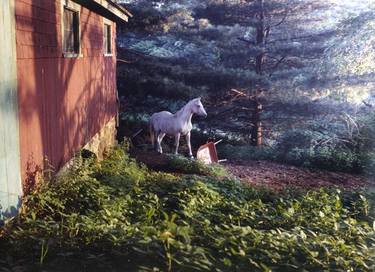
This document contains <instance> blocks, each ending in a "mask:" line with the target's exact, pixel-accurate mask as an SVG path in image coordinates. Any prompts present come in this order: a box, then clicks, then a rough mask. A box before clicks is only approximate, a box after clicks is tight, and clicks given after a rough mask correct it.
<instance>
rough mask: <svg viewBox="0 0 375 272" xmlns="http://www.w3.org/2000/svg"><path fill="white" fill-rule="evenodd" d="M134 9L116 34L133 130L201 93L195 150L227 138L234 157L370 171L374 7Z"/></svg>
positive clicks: (149, 5) (219, 4) (225, 152)
mask: <svg viewBox="0 0 375 272" xmlns="http://www.w3.org/2000/svg"><path fill="white" fill-rule="evenodd" d="M124 3H126V4H127V5H128V6H129V7H130V8H131V10H132V11H133V12H134V18H133V19H132V20H131V24H130V26H126V27H124V28H123V29H122V30H121V34H120V36H119V38H118V51H119V56H120V57H119V58H120V59H122V60H123V61H126V62H121V61H120V62H119V65H118V69H119V76H118V88H119V92H120V96H121V97H122V100H123V102H124V103H123V112H122V116H121V119H122V122H123V127H124V128H126V129H125V130H127V132H123V133H125V135H131V133H132V132H133V133H134V132H136V131H137V130H138V129H139V128H142V127H144V125H145V124H146V122H147V121H148V118H149V116H150V115H151V114H152V113H153V112H156V111H160V110H169V111H171V112H175V111H177V110H178V109H179V108H180V107H182V106H183V105H184V103H186V102H187V101H188V100H189V99H191V98H194V97H198V96H201V97H203V101H204V105H205V107H206V109H207V112H208V118H207V119H206V120H199V119H197V122H196V124H195V127H194V130H193V135H195V136H193V137H192V140H193V141H195V146H196V147H197V146H199V144H202V143H204V142H205V141H206V140H207V139H209V138H215V139H224V140H225V144H222V145H220V146H219V147H218V148H219V152H220V154H221V155H222V156H223V157H225V158H228V159H245V160H248V159H266V160H274V161H281V162H287V163H290V164H293V165H297V166H306V167H313V168H324V169H329V170H337V171H345V172H354V173H367V174H371V173H372V169H373V168H374V149H373V148H374V145H373V137H372V135H373V132H374V130H375V127H374V122H375V118H374V109H373V103H374V68H375V67H374V43H375V41H374V22H375V16H374V13H373V12H372V10H371V3H367V2H364V1H309V0H305V1H294V0H291V1H268V0H264V1H214V0H213V1H179V2H178V3H175V2H171V1H124ZM129 128H131V129H129ZM145 131H146V130H145ZM143 136H144V137H147V136H146V135H143ZM140 137H142V135H141V136H140ZM254 146H258V147H254Z"/></svg>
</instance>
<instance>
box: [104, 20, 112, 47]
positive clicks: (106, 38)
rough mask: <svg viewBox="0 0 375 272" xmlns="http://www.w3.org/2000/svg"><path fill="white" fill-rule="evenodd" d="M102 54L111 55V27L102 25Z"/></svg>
mask: <svg viewBox="0 0 375 272" xmlns="http://www.w3.org/2000/svg"><path fill="white" fill-rule="evenodd" d="M104 52H105V53H106V54H111V53H112V35H111V26H110V25H107V24H106V25H104Z"/></svg>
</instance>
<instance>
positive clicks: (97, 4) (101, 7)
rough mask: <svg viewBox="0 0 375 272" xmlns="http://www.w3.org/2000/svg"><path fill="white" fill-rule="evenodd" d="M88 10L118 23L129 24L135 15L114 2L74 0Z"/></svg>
mask: <svg viewBox="0 0 375 272" xmlns="http://www.w3.org/2000/svg"><path fill="white" fill-rule="evenodd" d="M74 1H75V2H77V3H79V4H81V5H83V6H86V7H87V8H88V9H90V10H93V11H95V12H96V13H98V14H100V15H102V16H104V17H106V18H108V19H111V20H113V21H117V22H119V21H120V22H121V21H122V22H127V21H128V19H129V17H133V15H132V14H131V13H130V12H129V11H128V10H126V9H125V8H124V7H123V6H121V5H119V4H117V3H116V2H114V1H113V0H74Z"/></svg>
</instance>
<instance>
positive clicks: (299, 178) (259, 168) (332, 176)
mask: <svg viewBox="0 0 375 272" xmlns="http://www.w3.org/2000/svg"><path fill="white" fill-rule="evenodd" d="M224 166H225V168H226V169H227V171H228V172H229V173H230V174H232V175H233V176H235V177H237V178H238V179H240V180H241V181H242V182H244V183H248V184H252V185H257V186H265V187H270V188H273V189H276V190H281V189H283V188H285V187H287V186H294V187H303V188H319V187H337V186H338V187H345V188H358V187H365V186H369V185H370V182H369V180H368V179H366V178H365V177H362V176H358V175H352V174H347V173H340V172H330V171H323V170H316V171H312V170H308V169H305V168H298V167H294V166H290V165H283V164H278V163H274V162H268V161H235V162H233V161H232V162H228V163H225V164H224Z"/></svg>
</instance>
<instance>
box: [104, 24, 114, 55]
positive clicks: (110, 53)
mask: <svg viewBox="0 0 375 272" xmlns="http://www.w3.org/2000/svg"><path fill="white" fill-rule="evenodd" d="M107 27H109V35H110V39H109V40H110V49H111V51H110V52H108V51H107V49H108V43H106V39H105V38H106V36H105V33H106V28H107ZM113 42H114V41H113V22H112V21H110V20H108V19H106V18H103V51H104V52H103V55H104V56H105V57H112V56H113V51H114V50H113Z"/></svg>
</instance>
